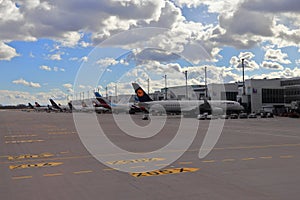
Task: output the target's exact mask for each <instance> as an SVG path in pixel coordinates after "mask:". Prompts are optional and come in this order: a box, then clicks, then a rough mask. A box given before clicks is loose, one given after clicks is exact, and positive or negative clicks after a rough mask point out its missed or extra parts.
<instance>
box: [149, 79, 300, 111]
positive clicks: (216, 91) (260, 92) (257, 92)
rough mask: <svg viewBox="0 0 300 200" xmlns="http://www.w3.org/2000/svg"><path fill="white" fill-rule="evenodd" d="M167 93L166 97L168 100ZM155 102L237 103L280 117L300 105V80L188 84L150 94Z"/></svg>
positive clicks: (253, 80) (250, 109)
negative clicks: (296, 103) (192, 100)
mask: <svg viewBox="0 0 300 200" xmlns="http://www.w3.org/2000/svg"><path fill="white" fill-rule="evenodd" d="M166 94H167V97H166ZM151 96H152V98H153V99H154V100H163V99H178V100H182V99H203V98H204V97H206V96H207V98H208V99H218V100H231V101H238V102H240V103H241V104H242V105H243V106H244V107H245V110H246V112H248V113H250V112H261V111H262V110H264V111H267V112H273V113H274V114H280V113H283V112H287V111H288V110H289V109H291V105H292V104H293V102H300V77H298V78H290V79H286V78H276V79H248V80H245V86H243V83H241V82H237V83H225V84H208V85H207V90H206V86H205V85H189V86H187V87H186V86H176V87H168V88H167V93H166V89H165V88H162V89H161V91H156V92H154V93H153V94H151Z"/></svg>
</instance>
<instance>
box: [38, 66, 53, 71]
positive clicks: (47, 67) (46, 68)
mask: <svg viewBox="0 0 300 200" xmlns="http://www.w3.org/2000/svg"><path fill="white" fill-rule="evenodd" d="M40 69H41V70H45V71H51V70H52V69H51V67H49V66H46V65H41V66H40Z"/></svg>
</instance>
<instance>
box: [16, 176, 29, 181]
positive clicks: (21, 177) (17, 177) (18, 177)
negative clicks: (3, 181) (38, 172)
mask: <svg viewBox="0 0 300 200" xmlns="http://www.w3.org/2000/svg"><path fill="white" fill-rule="evenodd" d="M29 178H32V176H15V177H12V179H13V180H20V179H29Z"/></svg>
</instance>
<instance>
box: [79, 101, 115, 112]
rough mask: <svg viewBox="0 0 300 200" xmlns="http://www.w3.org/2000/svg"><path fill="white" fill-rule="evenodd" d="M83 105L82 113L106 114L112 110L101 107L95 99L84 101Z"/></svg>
mask: <svg viewBox="0 0 300 200" xmlns="http://www.w3.org/2000/svg"><path fill="white" fill-rule="evenodd" d="M81 105H82V108H81V111H85V112H91V111H95V112H96V113H105V112H108V111H109V110H110V109H109V108H106V107H104V106H103V105H101V104H100V103H99V102H98V101H97V99H94V98H91V99H86V100H85V101H82V102H81Z"/></svg>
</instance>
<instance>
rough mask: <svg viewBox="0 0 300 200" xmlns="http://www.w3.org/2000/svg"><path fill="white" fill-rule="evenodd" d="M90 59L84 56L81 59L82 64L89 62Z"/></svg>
mask: <svg viewBox="0 0 300 200" xmlns="http://www.w3.org/2000/svg"><path fill="white" fill-rule="evenodd" d="M88 59H89V58H88V57H87V56H83V57H81V58H80V59H79V61H80V62H87V61H88Z"/></svg>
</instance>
